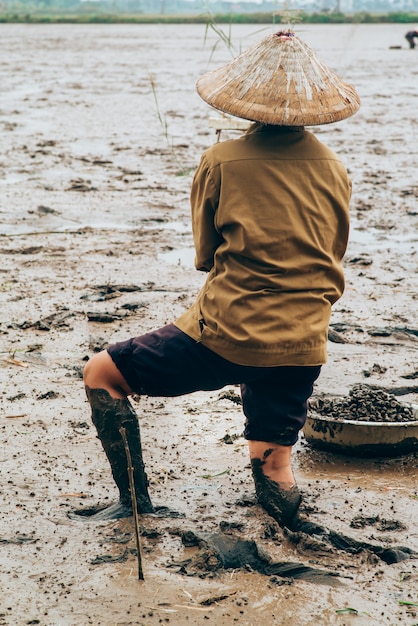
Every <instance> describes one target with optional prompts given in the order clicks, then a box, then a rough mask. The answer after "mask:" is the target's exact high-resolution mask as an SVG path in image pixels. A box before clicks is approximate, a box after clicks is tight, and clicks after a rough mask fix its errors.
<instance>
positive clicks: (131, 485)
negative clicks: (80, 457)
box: [119, 426, 144, 580]
mask: <svg viewBox="0 0 418 626" xmlns="http://www.w3.org/2000/svg"><path fill="white" fill-rule="evenodd" d="M119 432H120V434H121V437H122V440H123V445H124V446H125V453H126V460H127V462H128V477H129V488H130V490H131V499H132V511H133V514H134V523H135V537H136V551H137V555H138V578H139V580H144V570H143V569H142V556H141V542H140V539H139V520H138V509H137V506H136V494H135V482H134V468H133V467H132V459H131V451H130V450H129V444H128V440H127V438H126V429H125V428H124V427H123V426H121V427H120V428H119Z"/></svg>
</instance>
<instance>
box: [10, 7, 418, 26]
mask: <svg viewBox="0 0 418 626" xmlns="http://www.w3.org/2000/svg"><path fill="white" fill-rule="evenodd" d="M272 16H273V14H272V13H261V12H260V13H225V14H214V15H213V16H212V19H213V21H214V23H215V22H216V23H217V24H271V23H272ZM298 21H299V22H301V23H305V24H384V23H398V24H399V23H402V24H408V23H417V22H418V13H403V12H399V11H398V12H390V13H384V14H383V13H382V14H378V13H369V12H367V11H361V12H359V13H352V14H349V13H338V12H324V13H304V12H301V13H300V14H299V18H298ZM1 22H3V23H34V24H35V23H36V24H37V23H42V24H48V23H51V24H57V23H66V24H207V23H208V16H207V14H200V15H198V14H196V15H186V14H185V15H183V14H176V15H166V14H145V13H144V14H142V13H118V12H109V13H107V12H103V13H102V12H100V11H97V12H91V13H90V12H87V11H86V12H84V11H83V12H79V11H74V12H71V11H62V12H61V11H58V10H55V11H46V10H40V9H33V10H31V11H28V10H26V11H22V12H20V11H18V10H13V11H10V12H8V11H6V10H5V7H3V9H1V8H0V23H1Z"/></svg>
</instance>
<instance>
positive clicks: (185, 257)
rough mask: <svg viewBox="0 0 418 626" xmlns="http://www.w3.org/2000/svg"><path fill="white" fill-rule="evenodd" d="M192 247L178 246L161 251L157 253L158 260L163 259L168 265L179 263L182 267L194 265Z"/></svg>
mask: <svg viewBox="0 0 418 626" xmlns="http://www.w3.org/2000/svg"><path fill="white" fill-rule="evenodd" d="M194 257H195V250H194V248H178V249H176V250H170V251H169V252H162V253H161V254H159V255H158V259H159V260H160V261H165V262H166V263H169V264H170V265H181V266H183V267H194Z"/></svg>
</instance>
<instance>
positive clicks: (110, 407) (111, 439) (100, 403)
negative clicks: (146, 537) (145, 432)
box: [86, 386, 154, 519]
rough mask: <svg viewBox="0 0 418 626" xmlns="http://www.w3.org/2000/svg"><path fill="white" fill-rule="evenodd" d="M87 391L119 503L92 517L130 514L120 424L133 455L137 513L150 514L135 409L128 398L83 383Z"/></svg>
mask: <svg viewBox="0 0 418 626" xmlns="http://www.w3.org/2000/svg"><path fill="white" fill-rule="evenodd" d="M86 393H87V398H88V401H89V403H90V406H91V411H92V421H93V424H94V425H95V427H96V430H97V434H98V436H99V439H100V441H101V443H102V446H103V449H104V451H105V453H106V456H107V458H108V461H109V463H110V467H111V470H112V475H113V479H114V481H115V483H116V485H117V487H118V489H119V494H120V497H119V502H118V503H117V504H115V505H112V506H111V507H108V508H107V509H105V510H103V511H101V512H100V513H97V514H96V515H95V516H94V517H95V519H98V517H99V516H100V519H116V518H119V517H128V516H130V515H132V503H131V493H130V489H129V476H128V471H127V461H126V453H125V447H124V444H123V440H122V437H121V435H120V432H119V428H120V427H121V426H123V427H124V428H125V430H126V437H127V440H128V445H129V450H130V453H131V457H132V466H133V469H134V481H135V494H136V501H137V508H138V513H153V512H154V507H153V505H152V503H151V500H150V497H149V494H148V479H147V475H146V473H145V468H144V463H143V460H142V448H141V437H140V431H139V424H138V418H137V416H136V413H135V411H134V410H133V408H132V406H131V404H130V403H129V401H128V400H127V399H118V398H112V397H111V395H110V394H109V393H108V392H107V391H106V390H105V389H90V388H89V387H87V386H86Z"/></svg>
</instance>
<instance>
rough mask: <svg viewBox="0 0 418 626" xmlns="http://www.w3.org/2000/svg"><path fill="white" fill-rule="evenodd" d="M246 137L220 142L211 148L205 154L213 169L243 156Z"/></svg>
mask: <svg viewBox="0 0 418 626" xmlns="http://www.w3.org/2000/svg"><path fill="white" fill-rule="evenodd" d="M244 137H245V136H242V137H238V138H236V139H227V140H225V141H219V142H218V143H215V144H213V145H212V146H210V148H208V149H207V150H206V151H205V153H204V156H205V158H206V160H207V162H208V164H209V165H210V166H212V167H213V166H215V165H219V164H220V163H223V162H224V161H229V160H231V159H234V158H236V157H237V156H240V155H242V150H243V142H244Z"/></svg>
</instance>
